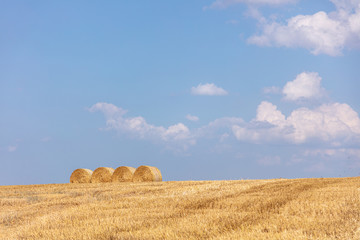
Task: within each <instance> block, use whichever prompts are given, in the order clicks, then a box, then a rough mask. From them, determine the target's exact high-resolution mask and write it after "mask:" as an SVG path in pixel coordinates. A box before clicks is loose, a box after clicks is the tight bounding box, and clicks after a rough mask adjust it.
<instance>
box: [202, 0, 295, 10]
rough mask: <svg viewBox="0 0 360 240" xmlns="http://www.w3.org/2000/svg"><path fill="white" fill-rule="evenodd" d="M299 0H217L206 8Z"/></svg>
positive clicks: (279, 3) (286, 2)
mask: <svg viewBox="0 0 360 240" xmlns="http://www.w3.org/2000/svg"><path fill="white" fill-rule="evenodd" d="M297 1H298V0H216V1H215V2H213V3H212V4H211V5H210V6H209V7H206V8H227V7H229V6H231V5H234V4H239V3H245V4H249V5H282V4H289V3H295V2H297Z"/></svg>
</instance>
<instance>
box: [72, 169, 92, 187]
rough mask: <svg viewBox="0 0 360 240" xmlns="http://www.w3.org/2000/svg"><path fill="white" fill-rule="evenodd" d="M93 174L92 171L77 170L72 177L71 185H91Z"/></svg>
mask: <svg viewBox="0 0 360 240" xmlns="http://www.w3.org/2000/svg"><path fill="white" fill-rule="evenodd" d="M92 173H93V171H91V170H90V169H85V168H79V169H76V170H75V171H73V172H72V174H71V176H70V183H89V182H90V179H91V175H92Z"/></svg>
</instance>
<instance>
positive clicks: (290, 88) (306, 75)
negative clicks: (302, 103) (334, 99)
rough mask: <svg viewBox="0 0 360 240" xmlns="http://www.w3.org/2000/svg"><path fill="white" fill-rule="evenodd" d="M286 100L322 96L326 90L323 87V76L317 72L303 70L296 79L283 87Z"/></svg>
mask: <svg viewBox="0 0 360 240" xmlns="http://www.w3.org/2000/svg"><path fill="white" fill-rule="evenodd" d="M282 92H283V94H284V95H285V99H286V100H290V101H296V100H300V99H314V98H321V97H322V96H323V95H324V93H325V90H324V89H323V88H322V87H321V77H320V76H319V74H318V73H316V72H303V73H300V74H299V75H297V76H296V78H295V80H293V81H291V82H287V83H286V85H285V86H284V88H283V91H282Z"/></svg>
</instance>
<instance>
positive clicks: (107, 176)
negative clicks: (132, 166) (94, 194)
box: [90, 167, 114, 183]
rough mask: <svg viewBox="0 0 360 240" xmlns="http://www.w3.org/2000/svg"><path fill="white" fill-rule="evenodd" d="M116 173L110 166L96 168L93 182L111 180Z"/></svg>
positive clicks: (92, 177)
mask: <svg viewBox="0 0 360 240" xmlns="http://www.w3.org/2000/svg"><path fill="white" fill-rule="evenodd" d="M113 173H114V169H113V168H110V167H99V168H97V169H95V171H94V172H93V174H92V176H91V181H90V182H92V183H101V182H111V176H112V175H113Z"/></svg>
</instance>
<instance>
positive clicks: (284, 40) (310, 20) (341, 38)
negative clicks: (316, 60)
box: [248, 0, 360, 56]
mask: <svg viewBox="0 0 360 240" xmlns="http://www.w3.org/2000/svg"><path fill="white" fill-rule="evenodd" d="M331 2H332V3H334V5H335V7H336V11H334V12H330V13H327V12H324V11H319V12H317V13H315V14H313V15H297V16H294V17H291V18H290V19H288V20H286V23H280V22H276V21H270V20H266V21H264V20H263V19H262V20H261V22H262V23H261V29H262V31H261V34H258V35H254V36H251V37H250V38H249V39H248V43H250V44H255V45H258V46H267V47H270V46H275V47H287V48H305V49H307V50H309V51H310V52H311V53H312V54H314V55H319V54H326V55H330V56H339V55H342V52H343V50H344V48H359V47H360V44H359V42H360V23H359V22H360V3H359V2H356V1H351V0H343V1H341V0H332V1H331Z"/></svg>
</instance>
